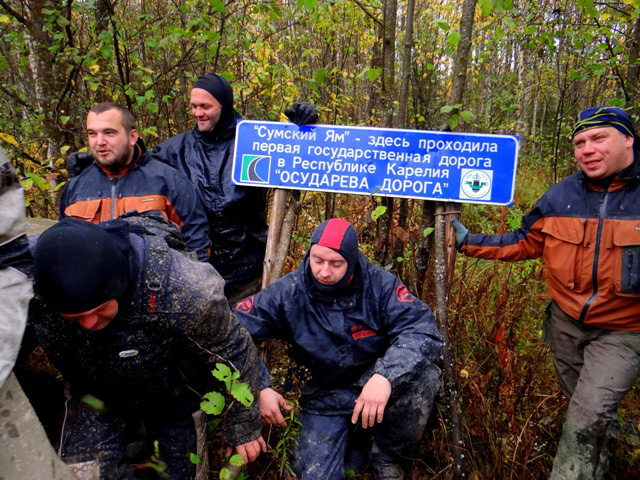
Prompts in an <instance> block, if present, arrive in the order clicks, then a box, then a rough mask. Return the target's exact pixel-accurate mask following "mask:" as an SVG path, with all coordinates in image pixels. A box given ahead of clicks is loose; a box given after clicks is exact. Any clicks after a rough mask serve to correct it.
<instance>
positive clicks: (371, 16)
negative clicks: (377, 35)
mask: <svg viewBox="0 0 640 480" xmlns="http://www.w3.org/2000/svg"><path fill="white" fill-rule="evenodd" d="M353 1H354V2H355V4H356V5H358V7H360V9H361V10H362V11H363V12H364V13H365V14H366V15H367V17H369V18H370V19H371V20H373V21H374V22H376V23H377V24H378V26H379V27H384V25H383V23H382V22H381V21H380V20H379V19H378V18H376V16H375V15H374V14H373V13H371V12H370V11H369V10H367V7H365V6H364V5H363V4H362V3H360V2H359V1H358V0H353Z"/></svg>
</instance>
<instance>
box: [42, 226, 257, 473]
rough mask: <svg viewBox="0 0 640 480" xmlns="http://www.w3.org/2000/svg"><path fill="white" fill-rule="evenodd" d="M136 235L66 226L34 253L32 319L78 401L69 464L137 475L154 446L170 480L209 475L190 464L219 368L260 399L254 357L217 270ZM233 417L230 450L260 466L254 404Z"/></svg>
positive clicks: (70, 424) (70, 418) (67, 441)
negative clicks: (202, 407)
mask: <svg viewBox="0 0 640 480" xmlns="http://www.w3.org/2000/svg"><path fill="white" fill-rule="evenodd" d="M136 227H137V225H133V224H131V223H129V222H128V221H126V220H115V221H110V222H104V223H101V224H97V225H96V224H91V223H88V222H83V221H79V220H72V219H64V220H62V221H60V222H58V223H57V224H56V225H54V226H53V227H51V228H49V229H48V230H46V231H45V232H44V233H43V234H42V235H41V236H40V237H39V238H38V240H37V243H36V244H35V248H34V252H33V256H34V265H35V291H36V296H37V300H36V301H34V302H33V304H32V307H31V309H30V312H29V320H30V324H31V325H32V326H33V329H34V330H35V333H36V335H37V338H38V340H39V341H40V343H41V344H42V346H43V347H44V350H45V352H46V354H47V356H48V357H49V359H50V360H51V362H52V363H53V365H54V366H55V367H56V368H57V369H58V370H59V371H60V372H61V373H62V376H63V379H64V380H65V382H66V384H67V385H68V392H69V395H68V402H67V407H66V417H65V420H64V424H63V432H62V435H61V445H60V450H61V455H62V458H63V460H64V461H65V462H67V463H69V464H75V465H78V464H80V465H82V467H83V468H93V469H96V470H99V478H100V479H115V478H118V479H129V478H137V477H136V476H135V473H134V468H133V466H132V464H135V463H143V462H144V461H146V460H147V458H148V456H149V454H152V453H153V444H154V442H155V441H157V442H158V444H157V445H158V453H159V459H160V460H161V461H163V462H165V463H166V473H167V474H168V475H169V478H175V479H190V478H198V479H199V478H206V473H207V472H206V468H205V467H201V466H199V467H198V469H199V470H198V472H196V466H195V465H193V464H192V463H191V462H190V460H189V455H190V454H191V453H198V454H200V455H202V453H203V452H202V451H198V445H197V443H198V442H196V428H195V424H194V419H195V418H197V417H198V410H199V404H200V402H201V400H202V396H203V395H204V394H205V393H207V392H209V391H211V390H214V389H219V387H218V386H216V385H215V384H216V383H217V382H216V381H215V380H214V378H213V376H212V375H211V370H212V369H213V368H214V366H213V364H212V361H216V362H222V361H226V362H227V363H228V364H229V365H230V366H231V368H232V369H238V371H239V373H240V380H241V381H243V382H245V383H248V385H249V387H250V388H251V390H252V391H254V392H256V394H257V386H258V381H257V380H258V375H257V372H258V364H257V357H256V349H255V347H254V345H253V343H252V341H251V338H250V337H249V335H248V333H247V332H246V331H245V330H244V329H243V328H241V327H240V325H239V323H238V321H237V320H236V318H235V316H234V315H233V313H232V312H231V311H230V309H229V307H228V302H227V300H226V298H225V297H224V294H223V291H222V286H223V280H222V278H221V277H220V275H218V273H217V272H216V271H215V269H214V268H213V267H212V266H211V265H209V264H208V263H201V262H197V261H195V260H192V259H190V258H189V257H188V256H187V255H185V254H183V253H181V252H179V251H177V250H173V249H171V248H169V246H168V244H167V243H166V241H165V240H164V238H163V237H160V236H155V235H150V234H146V233H144V231H141V230H140V229H137V228H136ZM133 232H136V233H133ZM227 419H228V420H227V425H226V428H225V443H226V445H228V446H229V449H228V450H232V448H231V447H233V449H235V451H236V452H237V453H239V454H240V455H242V457H243V458H244V461H245V462H248V461H252V460H254V459H255V458H256V457H257V456H258V455H259V454H260V452H261V451H264V450H265V444H264V440H263V439H262V437H261V436H260V426H261V424H260V418H259V414H258V410H257V406H256V405H255V404H254V405H253V406H252V407H251V408H247V407H244V406H242V405H241V404H240V403H238V402H235V403H234V405H233V406H231V409H230V410H229V415H228V416H227ZM136 445H138V446H139V445H147V446H150V447H151V449H150V451H146V452H145V449H144V448H142V449H141V448H132V446H136ZM78 468H79V467H78Z"/></svg>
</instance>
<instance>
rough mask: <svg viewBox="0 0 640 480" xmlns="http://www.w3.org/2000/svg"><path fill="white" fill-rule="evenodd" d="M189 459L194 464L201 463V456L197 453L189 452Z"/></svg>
mask: <svg viewBox="0 0 640 480" xmlns="http://www.w3.org/2000/svg"><path fill="white" fill-rule="evenodd" d="M189 461H190V462H191V463H193V464H194V465H200V457H199V456H198V455H196V454H195V453H191V454H189Z"/></svg>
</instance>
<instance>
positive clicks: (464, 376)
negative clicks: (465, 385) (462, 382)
mask: <svg viewBox="0 0 640 480" xmlns="http://www.w3.org/2000/svg"><path fill="white" fill-rule="evenodd" d="M460 377H462V378H469V372H467V371H466V370H465V369H462V370H460Z"/></svg>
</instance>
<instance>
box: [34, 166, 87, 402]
mask: <svg viewBox="0 0 640 480" xmlns="http://www.w3.org/2000/svg"><path fill="white" fill-rule="evenodd" d="M25 177H27V178H30V179H31V180H33V183H35V184H36V185H37V186H38V188H39V189H40V190H48V189H49V186H48V185H47V182H46V181H45V180H44V178H42V177H39V176H38V175H36V174H35V173H32V172H27V173H25ZM94 398H95V397H94ZM96 400H97V399H96ZM96 410H99V409H98V408H96Z"/></svg>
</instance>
